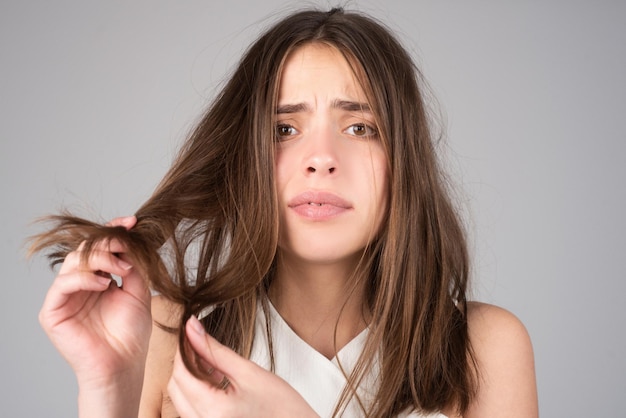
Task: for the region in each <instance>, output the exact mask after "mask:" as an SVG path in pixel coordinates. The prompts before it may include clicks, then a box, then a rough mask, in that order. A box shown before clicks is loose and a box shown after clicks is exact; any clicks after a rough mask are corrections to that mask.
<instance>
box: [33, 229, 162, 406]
mask: <svg viewBox="0 0 626 418" xmlns="http://www.w3.org/2000/svg"><path fill="white" fill-rule="evenodd" d="M135 223H136V218H135V217H129V218H118V219H115V220H114V221H112V222H111V223H110V225H113V226H124V227H126V228H127V229H130V228H132V227H133V226H134V224H135ZM81 251H82V245H81V247H79V248H78V249H77V250H76V251H74V252H72V253H70V254H68V255H67V257H66V258H65V261H64V262H63V265H62V266H61V269H60V270H59V274H58V275H57V277H56V278H55V280H54V282H53V284H52V286H51V287H50V289H49V291H48V294H47V295H46V298H45V301H44V303H43V306H42V308H41V311H40V313H39V321H40V323H41V325H42V327H43V329H44V330H45V332H46V333H47V334H48V337H49V338H50V340H51V341H52V343H53V344H54V345H55V347H56V348H57V349H58V351H59V352H60V353H61V354H62V355H63V357H64V358H65V359H66V360H67V361H68V362H69V363H70V365H71V367H72V368H73V369H74V373H75V374H76V377H77V379H78V384H79V388H80V391H81V394H83V393H84V392H89V391H92V392H95V391H104V390H106V391H109V392H110V391H111V390H113V391H116V390H119V391H123V390H127V389H129V390H130V389H131V387H135V386H136V387H137V388H138V392H139V393H134V394H132V396H133V397H137V396H139V395H140V392H141V383H142V380H143V372H144V367H145V359H146V355H147V350H148V343H149V339H150V332H151V328H152V317H151V314H150V291H149V289H148V287H147V284H146V281H145V280H144V278H143V277H142V276H141V272H139V271H138V270H137V269H135V268H133V266H132V265H131V264H130V263H129V258H128V256H127V249H126V248H125V246H124V245H123V244H122V243H120V242H119V241H116V240H112V241H111V242H107V243H99V244H97V245H96V246H95V247H94V249H93V251H92V253H91V254H90V256H89V259H88V261H87V262H86V263H82V262H81ZM110 275H115V276H118V277H120V278H121V280H122V286H121V287H118V286H117V284H116V282H115V281H114V280H113V279H112V278H111V277H110ZM124 386H127V387H126V388H124ZM128 386H130V387H128ZM111 388H113V389H111ZM133 392H137V391H136V390H133ZM109 394H111V393H109ZM128 395H131V394H130V393H129V394H128Z"/></svg>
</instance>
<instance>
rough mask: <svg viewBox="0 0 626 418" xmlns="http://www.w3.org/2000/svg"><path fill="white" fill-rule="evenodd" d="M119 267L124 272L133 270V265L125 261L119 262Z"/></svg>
mask: <svg viewBox="0 0 626 418" xmlns="http://www.w3.org/2000/svg"><path fill="white" fill-rule="evenodd" d="M117 265H118V266H120V267H121V268H123V269H124V270H130V269H132V268H133V266H132V264H129V263H127V262H126V261H124V260H117Z"/></svg>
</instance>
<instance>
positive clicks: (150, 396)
mask: <svg viewBox="0 0 626 418" xmlns="http://www.w3.org/2000/svg"><path fill="white" fill-rule="evenodd" d="M180 315H181V308H180V306H178V305H176V304H174V303H172V302H170V301H168V300H167V299H166V298H164V297H162V296H154V297H153V298H152V322H153V325H152V335H151V336H150V346H149V348H148V357H147V359H146V370H145V374H144V382H143V390H142V394H141V405H140V410H139V416H140V417H144V418H148V417H161V416H163V417H167V416H176V415H174V414H175V411H174V410H173V406H172V405H171V402H170V400H169V397H168V396H167V383H168V381H169V379H170V376H171V375H172V367H173V364H174V355H175V354H176V350H177V349H178V335H177V333H176V332H172V331H169V330H167V328H168V327H169V328H173V329H176V328H178V326H179V320H180ZM170 409H171V411H173V412H171V413H170V412H169V411H168V410H170Z"/></svg>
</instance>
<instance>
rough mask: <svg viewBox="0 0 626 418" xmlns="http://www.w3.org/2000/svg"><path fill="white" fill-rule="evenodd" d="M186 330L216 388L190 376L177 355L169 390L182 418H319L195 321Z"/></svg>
mask: <svg viewBox="0 0 626 418" xmlns="http://www.w3.org/2000/svg"><path fill="white" fill-rule="evenodd" d="M186 331H187V338H188V339H189V342H190V344H191V347H192V348H193V349H194V351H195V352H196V353H197V355H198V356H199V358H200V363H201V364H203V365H205V366H206V368H207V370H212V372H211V375H210V376H211V378H212V379H214V383H215V384H211V383H209V382H206V381H204V380H199V379H197V378H196V377H194V376H193V375H192V374H191V373H190V372H189V371H188V370H187V368H186V367H185V365H184V364H183V362H182V359H181V357H180V351H178V353H177V354H176V357H175V359H174V371H173V373H172V378H171V379H170V382H169V385H168V392H169V396H170V398H171V399H172V401H173V402H174V405H175V406H176V410H177V412H178V413H179V414H180V415H181V416H182V417H185V418H195V417H208V416H210V417H317V416H318V415H317V414H316V413H315V411H313V409H311V407H310V406H309V405H308V404H307V403H306V401H305V400H304V398H302V396H301V395H300V394H299V393H298V392H296V390H295V389H293V388H292V387H291V386H289V384H288V383H287V382H285V381H284V380H282V379H281V378H279V377H278V376H276V375H275V374H273V373H271V372H269V371H267V370H265V369H263V368H262V367H260V366H258V365H256V364H255V363H253V362H251V361H249V360H246V359H244V358H242V357H241V356H239V355H238V354H237V353H235V352H234V351H232V350H231V349H229V348H228V347H225V346H223V345H221V344H220V343H219V342H217V340H215V339H214V338H213V337H211V336H210V335H208V334H207V333H206V332H205V331H204V328H203V327H202V324H201V323H200V321H198V320H197V319H196V318H195V317H193V316H192V317H191V318H190V319H189V320H188V321H187V324H186Z"/></svg>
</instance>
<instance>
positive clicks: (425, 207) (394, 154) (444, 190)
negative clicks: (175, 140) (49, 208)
mask: <svg viewBox="0 0 626 418" xmlns="http://www.w3.org/2000/svg"><path fill="white" fill-rule="evenodd" d="M310 43H323V44H326V45H328V46H331V47H333V48H336V49H337V50H338V51H340V52H341V53H342V54H343V56H344V57H345V58H346V59H347V61H348V62H349V64H350V65H351V67H352V69H353V71H354V74H355V76H356V78H357V80H358V82H359V83H360V85H361V86H362V87H363V89H364V91H365V93H366V96H367V100H368V102H369V105H370V107H371V109H372V111H373V114H374V115H375V119H376V125H377V126H376V128H377V130H378V133H379V137H380V141H382V144H383V147H384V149H385V152H386V154H387V160H388V173H389V174H388V182H389V185H388V186H389V187H388V190H389V202H388V205H387V213H386V214H385V221H384V222H383V225H382V227H381V231H380V232H379V233H378V235H377V236H376V238H375V239H374V242H372V243H370V245H369V246H368V248H367V249H366V250H364V255H363V258H362V264H363V269H364V271H365V272H366V273H365V275H363V277H364V279H363V280H367V283H366V286H365V288H366V291H367V292H366V300H365V301H364V304H366V306H367V308H368V310H369V312H371V321H370V323H369V329H370V332H369V336H368V340H367V343H366V346H365V349H364V351H363V353H362V354H361V357H360V359H359V362H358V364H357V367H355V369H354V371H353V372H352V373H351V375H350V376H348V382H349V384H348V385H347V387H346V389H345V390H344V392H343V394H342V396H341V402H340V403H339V405H338V406H337V408H336V411H335V415H341V412H342V411H343V408H345V405H346V404H347V402H348V401H349V400H350V399H351V398H353V397H356V398H357V400H358V401H359V404H360V405H361V407H362V408H363V410H364V413H365V414H366V415H367V416H371V417H388V416H395V415H397V414H398V413H400V412H401V411H404V410H406V409H407V408H411V409H416V410H418V411H424V412H434V411H438V410H441V409H442V408H444V407H449V406H451V405H453V406H454V407H455V408H456V409H457V410H458V411H459V412H461V413H462V412H464V411H465V410H466V409H467V407H468V405H469V403H470V401H471V400H472V399H473V396H474V394H475V392H476V386H477V370H476V364H475V361H474V357H473V354H472V349H471V346H470V343H469V338H468V329H467V307H466V293H467V286H468V271H469V267H468V264H469V262H468V254H467V244H466V238H465V234H464V230H463V227H462V223H461V221H460V218H459V215H458V213H457V211H456V210H455V207H454V205H453V204H452V202H451V199H450V196H449V190H448V187H447V182H446V181H445V177H444V176H443V174H442V172H441V169H440V164H439V162H438V159H437V154H436V150H435V141H434V138H433V135H432V132H431V126H430V125H431V123H430V120H429V117H428V112H427V108H426V105H425V103H424V97H423V96H424V94H423V92H422V89H423V87H422V77H421V74H420V72H419V70H418V69H417V68H416V66H415V64H414V62H413V60H412V59H411V56H410V54H409V53H408V52H407V51H406V50H405V48H404V47H403V46H402V45H401V44H400V43H399V42H398V40H397V39H396V38H395V37H394V36H393V35H392V33H391V31H390V30H389V29H387V28H386V27H385V26H384V25H383V24H381V23H379V22H377V21H376V20H374V19H373V18H371V17H369V16H366V15H363V14H360V13H356V12H346V11H344V10H342V9H332V10H331V11H328V12H326V11H317V10H306V11H300V12H296V13H293V14H291V15H289V16H286V17H284V18H283V19H281V20H280V21H279V22H277V23H276V24H275V25H274V26H272V27H271V28H270V29H269V30H267V31H266V32H265V33H264V34H263V35H261V36H260V38H259V39H258V40H257V41H256V42H254V43H253V44H252V45H251V46H250V47H249V49H248V50H247V51H246V52H245V53H244V55H243V57H242V59H241V61H240V62H239V64H238V66H237V67H236V69H235V70H234V73H233V74H232V76H231V78H230V79H229V81H228V82H227V83H226V84H225V85H224V87H223V89H222V90H221V92H219V93H218V94H217V96H216V97H215V99H214V100H213V102H212V103H211V105H210V106H209V108H208V110H207V111H206V113H205V115H204V116H203V118H202V119H201V120H200V122H199V123H198V125H197V126H196V128H195V129H194V130H193V131H192V132H191V134H190V135H189V137H188V139H187V140H186V141H185V142H184V144H183V146H182V148H181V149H180V151H179V153H178V155H177V157H176V159H175V160H174V162H173V165H172V166H171V168H170V169H169V171H168V172H167V174H166V175H165V177H164V178H163V180H162V181H161V182H160V184H159V185H158V186H157V187H156V190H155V192H154V193H153V195H152V196H151V197H150V198H149V199H148V200H147V201H146V202H145V204H144V205H143V206H141V208H139V210H137V212H136V216H137V224H136V226H135V227H133V228H132V229H130V230H126V229H124V228H123V227H110V226H103V225H99V224H97V223H93V222H90V221H86V220H83V219H80V218H77V217H75V216H72V215H71V214H69V213H63V214H61V215H56V216H51V217H49V218H48V220H49V221H51V222H52V223H51V224H50V228H49V229H48V230H47V231H46V232H44V233H41V234H40V235H38V236H36V237H35V238H34V240H33V243H32V247H31V249H32V251H41V250H45V251H47V252H48V256H49V257H50V259H51V262H52V263H53V264H55V263H58V262H61V261H63V259H64V258H65V256H66V255H67V254H68V253H69V252H71V251H74V250H75V249H76V248H77V247H78V246H79V245H80V244H81V243H83V248H84V254H85V257H86V254H88V253H89V251H90V249H91V248H93V246H94V244H96V243H99V242H102V241H107V240H111V239H118V240H120V241H122V242H123V243H125V244H126V246H127V247H128V249H129V250H128V251H129V255H130V257H131V259H132V260H133V262H134V263H135V265H136V266H137V267H138V268H140V269H141V270H142V272H143V273H144V276H145V277H146V280H148V281H149V286H150V287H151V288H152V289H153V290H154V291H155V292H158V293H160V294H161V295H163V296H164V297H165V298H167V299H169V300H170V301H173V302H174V303H176V304H179V305H180V306H182V312H183V314H182V317H181V323H180V327H179V329H176V330H175V331H176V332H179V338H180V344H181V347H187V342H186V337H185V333H184V326H183V324H184V323H185V322H186V320H187V319H188V318H189V317H190V316H191V315H198V314H199V313H201V312H206V311H207V308H209V307H210V313H209V314H208V315H206V316H205V317H204V319H203V322H204V325H205V327H206V328H207V330H208V332H210V333H211V334H212V335H213V336H215V337H216V338H217V339H218V340H220V341H221V342H222V343H223V344H225V345H227V346H229V347H231V348H232V349H234V350H235V351H237V352H238V353H240V354H241V355H243V356H249V355H250V352H251V349H252V344H253V340H254V322H255V318H256V310H257V305H258V304H259V303H260V304H261V305H262V306H265V309H267V301H266V299H267V291H268V288H269V285H270V283H271V281H272V278H273V275H274V271H275V266H276V263H277V257H278V255H279V251H280V250H279V247H278V231H279V216H278V204H277V202H278V199H277V193H276V189H275V184H274V150H275V146H276V145H275V138H274V137H275V129H276V128H275V112H276V107H277V98H278V88H279V83H280V77H281V72H282V68H283V65H284V62H285V60H286V58H287V56H288V55H289V54H290V53H291V52H293V51H294V50H295V49H297V48H298V47H300V46H302V45H305V44H310ZM181 352H182V356H183V359H184V361H185V364H186V365H187V367H188V368H189V369H190V370H192V372H194V373H196V374H197V375H201V371H199V370H198V368H197V367H196V366H195V361H194V359H193V355H192V354H191V352H190V351H189V350H185V349H183V350H181ZM274 355H280V353H274ZM375 362H377V363H378V364H379V367H380V376H379V377H378V379H377V381H378V383H379V386H378V388H377V392H376V395H375V396H374V397H373V399H369V400H363V399H359V398H358V396H357V395H356V389H355V388H357V387H358V386H359V384H360V383H361V382H362V381H363V379H364V376H365V374H366V372H367V370H368V369H369V368H370V367H372V365H373V364H374V363H375Z"/></svg>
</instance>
